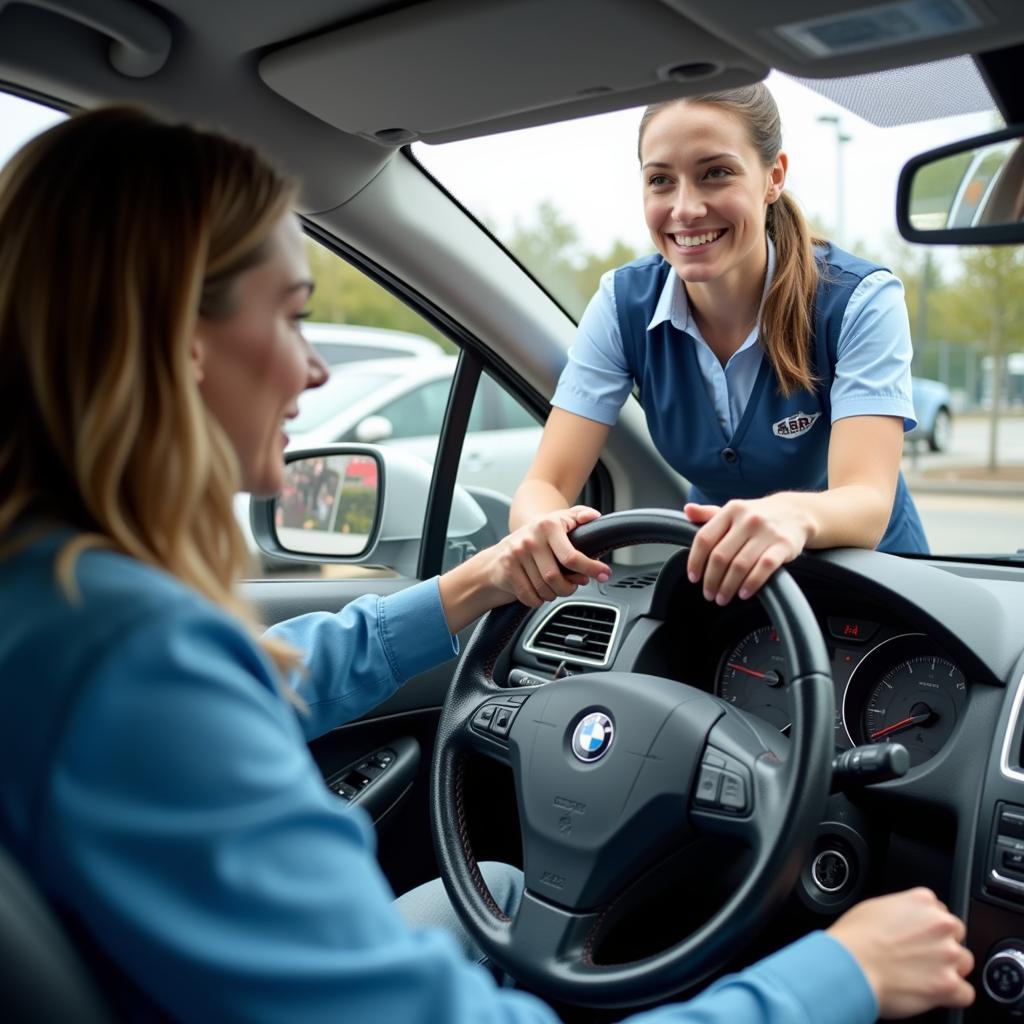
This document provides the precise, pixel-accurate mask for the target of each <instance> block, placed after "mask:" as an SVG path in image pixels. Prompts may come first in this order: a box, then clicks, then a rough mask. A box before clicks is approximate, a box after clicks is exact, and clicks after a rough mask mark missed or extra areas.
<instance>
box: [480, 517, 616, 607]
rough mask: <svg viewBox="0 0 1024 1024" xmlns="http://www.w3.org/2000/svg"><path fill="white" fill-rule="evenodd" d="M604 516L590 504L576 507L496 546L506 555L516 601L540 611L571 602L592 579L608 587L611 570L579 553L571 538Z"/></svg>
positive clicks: (539, 519)
mask: <svg viewBox="0 0 1024 1024" xmlns="http://www.w3.org/2000/svg"><path fill="white" fill-rule="evenodd" d="M600 517H601V513H600V512H598V511H597V509H594V508H590V507H589V506H588V505H573V506H572V507H571V508H564V509H559V510H557V511H555V512H548V513H546V514H544V515H542V516H538V517H536V518H535V519H532V520H530V522H528V523H526V524H525V525H523V526H521V527H520V528H519V529H518V530H516V531H514V532H513V533H510V534H509V535H508V536H507V537H505V538H504V539H503V540H501V541H500V542H499V543H498V544H497V545H495V550H501V551H502V556H503V558H502V564H501V570H502V573H503V575H504V577H505V578H506V579H507V581H508V583H509V584H510V586H511V588H512V591H513V593H514V595H515V598H516V599H517V600H518V601H520V602H521V603H522V604H525V605H526V606H527V607H528V608H536V607H538V605H541V604H543V603H544V602H545V601H553V600H554V599H555V598H556V597H567V596H568V595H569V594H571V593H573V591H575V590H576V588H577V587H579V586H582V585H584V584H586V583H589V582H590V581H591V580H592V579H595V580H597V581H598V582H599V583H607V582H608V580H609V579H611V569H610V568H609V567H608V565H607V564H606V563H604V562H601V561H598V560H597V559H596V558H588V557H587V556H586V555H585V554H583V552H582V551H578V550H577V549H576V548H574V547H573V546H572V544H571V543H570V541H569V538H568V536H567V535H568V534H569V533H571V532H572V531H573V530H575V529H576V527H577V526H582V525H583V524H584V523H590V522H593V521H594V520H595V519H599V518H600Z"/></svg>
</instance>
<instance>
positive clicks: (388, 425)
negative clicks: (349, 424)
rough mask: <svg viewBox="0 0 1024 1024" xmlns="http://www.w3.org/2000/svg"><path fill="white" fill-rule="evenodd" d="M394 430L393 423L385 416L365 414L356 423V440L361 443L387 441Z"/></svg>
mask: <svg viewBox="0 0 1024 1024" xmlns="http://www.w3.org/2000/svg"><path fill="white" fill-rule="evenodd" d="M394 432H395V427H394V424H393V423H392V422H391V420H389V419H388V418H387V416H367V417H366V419H363V420H360V421H359V422H358V423H357V424H356V430H355V434H356V440H357V441H361V442H362V443H363V444H377V443H378V442H380V441H387V440H389V439H390V437H391V435H392V434H393V433H394Z"/></svg>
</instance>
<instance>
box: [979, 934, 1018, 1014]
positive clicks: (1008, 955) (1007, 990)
mask: <svg viewBox="0 0 1024 1024" xmlns="http://www.w3.org/2000/svg"><path fill="white" fill-rule="evenodd" d="M981 983H982V985H984V986H985V991H986V992H987V993H988V995H989V997H990V998H991V999H993V1000H994V1001H995V1002H997V1003H1002V1005H1003V1006H1013V1005H1016V1004H1020V1003H1021V1002H1022V1001H1024V951H1022V950H1020V949H1018V948H1017V947H1016V946H1006V947H1004V948H1003V949H1001V950H999V952H998V953H993V954H992V955H991V956H990V957H989V958H988V960H986V961H985V967H984V969H983V970H982V972H981Z"/></svg>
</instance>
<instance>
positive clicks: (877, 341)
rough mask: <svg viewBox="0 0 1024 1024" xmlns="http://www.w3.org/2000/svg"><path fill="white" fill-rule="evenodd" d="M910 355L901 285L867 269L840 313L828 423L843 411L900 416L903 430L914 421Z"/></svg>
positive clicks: (842, 415)
mask: <svg viewBox="0 0 1024 1024" xmlns="http://www.w3.org/2000/svg"><path fill="white" fill-rule="evenodd" d="M912 356H913V345H912V343H911V339H910V322H909V319H908V317H907V306H906V302H905V301H904V298H903V285H902V284H901V283H900V280H899V278H897V277H895V276H894V275H893V274H891V273H890V272H889V271H888V270H878V271H875V272H874V273H872V274H868V275H867V277H865V278H864V279H863V280H862V281H861V282H860V284H859V285H857V287H856V288H855V289H854V292H853V294H852V295H851V296H850V300H849V302H848V303H847V306H846V311H845V313H844V314H843V322H842V326H841V328H840V332H839V343H838V345H837V350H836V370H835V378H834V379H833V381H832V390H831V392H830V397H831V402H832V422H833V423H834V422H835V421H836V420H841V419H845V418H846V417H849V416H901V417H902V418H903V429H904V430H911V429H912V428H913V427H914V426H916V424H917V419H916V417H915V414H914V401H913V393H912V389H911V382H910V363H911V358H912Z"/></svg>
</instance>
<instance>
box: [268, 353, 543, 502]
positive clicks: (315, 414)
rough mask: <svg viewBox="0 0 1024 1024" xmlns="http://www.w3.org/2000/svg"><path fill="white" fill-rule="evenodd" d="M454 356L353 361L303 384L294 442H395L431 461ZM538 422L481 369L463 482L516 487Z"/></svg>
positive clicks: (533, 448)
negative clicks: (313, 384)
mask: <svg viewBox="0 0 1024 1024" xmlns="http://www.w3.org/2000/svg"><path fill="white" fill-rule="evenodd" d="M455 363H456V359H455V357H454V356H444V355H437V356H433V357H422V358H418V359H377V360H366V361H362V362H359V363H348V364H346V365H345V366H343V367H342V368H341V369H340V370H336V371H335V372H333V373H332V374H331V376H330V379H329V380H328V381H327V383H326V384H324V385H323V387H320V388H316V389H314V390H313V391H306V392H304V393H303V394H302V395H301V396H300V398H299V415H298V418H296V419H294V420H292V422H291V423H290V424H289V428H288V433H289V436H290V438H291V440H290V442H289V448H311V447H315V446H316V445H321V444H331V443H333V442H335V441H361V442H364V443H367V444H383V445H395V446H398V447H400V448H402V449H403V450H405V451H408V452H411V453H412V454H414V455H418V456H419V457H420V458H422V459H424V460H426V461H427V462H428V463H433V461H434V453H435V451H436V449H437V439H438V436H439V435H440V433H441V424H442V421H443V419H444V411H445V407H446V405H447V403H448V395H449V392H450V391H451V382H452V375H453V374H454V372H455ZM540 434H541V426H540V424H539V423H538V422H537V421H536V420H535V419H534V417H533V416H532V415H531V414H530V413H529V412H527V410H526V409H525V408H524V407H523V406H522V405H520V404H519V402H517V401H516V400H515V399H514V398H513V397H512V396H511V395H509V394H508V393H507V392H506V391H504V390H503V389H502V388H499V387H498V386H497V385H496V384H495V383H494V381H493V380H491V378H490V377H488V376H486V375H484V376H483V377H481V380H480V387H479V389H478V391H477V395H476V399H475V400H474V402H473V409H472V412H471V413H470V417H469V429H468V430H467V431H466V438H465V441H464V443H463V446H462V458H461V459H460V462H459V474H458V478H457V479H458V482H459V483H460V484H462V485H464V486H473V487H486V488H488V489H490V490H493V491H500V492H502V493H503V494H507V495H511V494H512V493H513V492H514V491H515V489H516V487H518V486H519V484H520V482H521V481H522V479H523V477H524V476H525V474H526V470H527V469H528V468H529V466H530V463H531V462H532V461H533V456H534V453H535V452H536V451H537V444H538V442H539V441H540Z"/></svg>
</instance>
